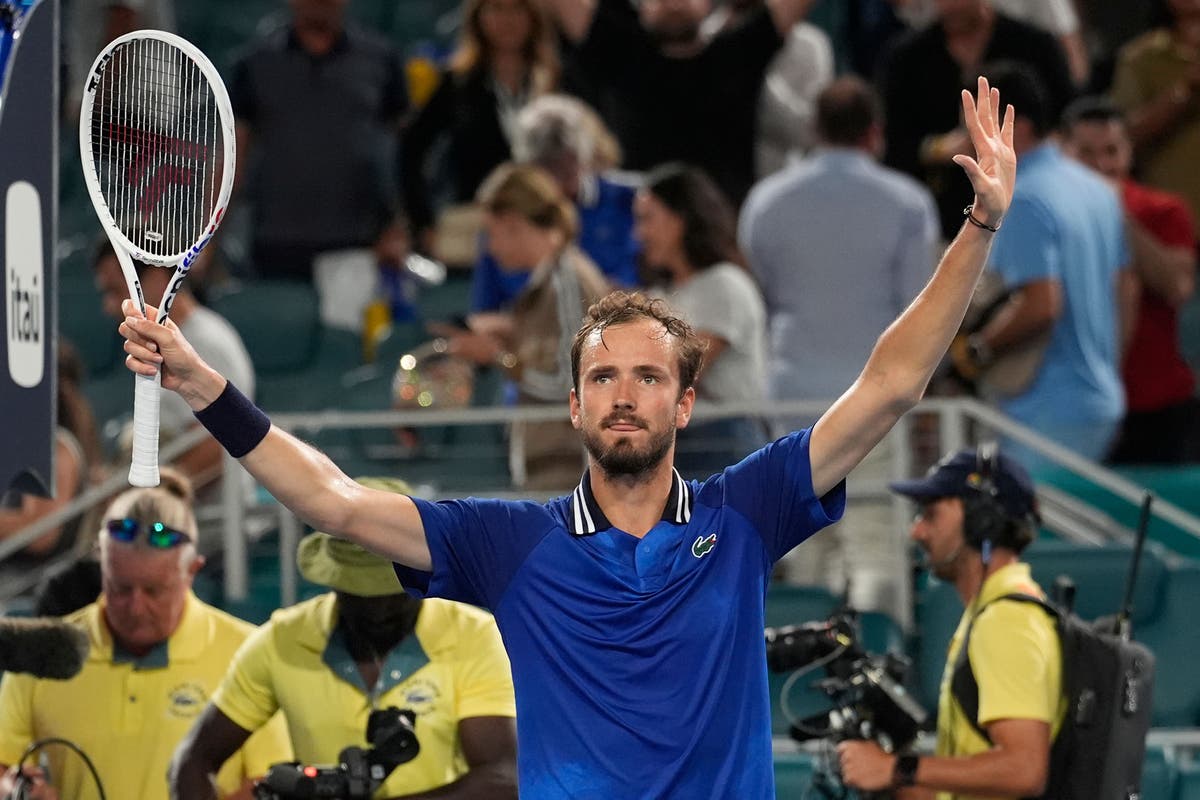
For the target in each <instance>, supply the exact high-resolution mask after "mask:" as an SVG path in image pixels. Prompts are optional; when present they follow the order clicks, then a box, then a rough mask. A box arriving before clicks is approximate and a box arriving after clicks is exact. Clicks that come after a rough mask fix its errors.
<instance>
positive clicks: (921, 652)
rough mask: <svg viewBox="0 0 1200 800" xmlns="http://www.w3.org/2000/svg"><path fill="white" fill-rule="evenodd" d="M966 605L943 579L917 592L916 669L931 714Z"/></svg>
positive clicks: (919, 694)
mask: <svg viewBox="0 0 1200 800" xmlns="http://www.w3.org/2000/svg"><path fill="white" fill-rule="evenodd" d="M962 612H963V604H962V599H961V598H959V596H958V593H957V592H956V591H955V590H954V587H953V586H952V585H950V584H948V583H944V582H942V581H939V580H935V579H932V578H931V579H930V580H929V583H928V584H927V585H925V586H924V587H923V588H921V589H920V590H919V591H918V592H917V597H916V611H915V619H916V641H915V647H914V650H913V667H914V669H915V670H916V681H915V689H916V694H917V700H918V701H920V703H921V705H923V706H924V707H925V708H926V710H928V711H929V712H930V713H931V714H933V713H936V710H937V699H938V688H939V687H940V685H941V682H942V669H943V668H944V667H945V666H946V651H947V649H948V648H949V647H950V638H951V637H952V636H953V635H954V630H955V628H957V627H958V621H959V619H960V618H961V617H962Z"/></svg>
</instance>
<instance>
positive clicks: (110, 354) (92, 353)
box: [58, 285, 125, 377]
mask: <svg viewBox="0 0 1200 800" xmlns="http://www.w3.org/2000/svg"><path fill="white" fill-rule="evenodd" d="M58 332H59V334H60V335H61V336H64V337H66V338H67V339H70V340H71V344H73V345H75V349H76V350H78V351H79V357H80V358H81V359H82V360H83V366H84V369H85V374H86V375H87V376H89V377H90V376H94V375H103V374H107V373H110V372H112V371H114V370H116V369H121V370H122V371H125V369H124V366H123V363H124V360H125V352H124V350H123V349H122V340H121V336H120V334H118V333H117V323H116V322H115V321H114V320H112V319H110V318H109V317H108V316H107V315H106V314H105V313H104V309H103V308H101V306H100V295H99V294H97V293H96V290H95V289H93V288H92V287H91V286H90V285H88V286H75V287H66V286H62V287H59V292H58Z"/></svg>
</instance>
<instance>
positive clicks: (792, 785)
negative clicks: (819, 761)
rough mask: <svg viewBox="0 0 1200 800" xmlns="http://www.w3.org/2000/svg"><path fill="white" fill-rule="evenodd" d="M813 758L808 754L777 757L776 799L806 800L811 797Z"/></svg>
mask: <svg viewBox="0 0 1200 800" xmlns="http://www.w3.org/2000/svg"><path fill="white" fill-rule="evenodd" d="M815 771H816V769H815V764H814V763H813V758H812V756H811V755H809V754H808V753H778V754H776V756H775V797H777V798H778V799H779V800H804V798H807V797H811V796H812V794H811V793H810V789H811V787H812V779H813V774H814V772H815Z"/></svg>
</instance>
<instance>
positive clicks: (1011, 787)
mask: <svg viewBox="0 0 1200 800" xmlns="http://www.w3.org/2000/svg"><path fill="white" fill-rule="evenodd" d="M986 727H987V732H988V736H989V737H991V740H992V743H993V746H992V749H990V750H988V751H986V752H983V753H978V754H976V755H973V756H963V757H959V758H951V757H948V756H922V757H921V760H920V761H919V762H918V764H917V771H916V775H915V785H916V787H917V788H919V789H928V790H935V791H942V792H950V793H953V794H965V795H988V796H998V797H1036V796H1038V795H1040V794H1041V793H1042V791H1043V790H1044V788H1045V784H1046V777H1047V775H1048V774H1049V768H1050V725H1049V724H1048V723H1046V722H1043V721H1041V720H1034V719H1003V720H996V721H995V722H993V723H991V724H990V725H988V726H986ZM838 757H839V759H840V760H841V767H842V780H843V781H844V782H845V783H846V785H848V786H850V787H852V788H855V789H861V790H864V791H879V790H881V789H887V788H890V787H892V786H893V778H894V775H895V768H896V760H897V757H896V756H895V755H893V754H891V753H885V752H884V751H883V750H882V749H880V747H879V745H877V744H875V743H874V742H862V741H854V742H842V743H841V744H839V745H838Z"/></svg>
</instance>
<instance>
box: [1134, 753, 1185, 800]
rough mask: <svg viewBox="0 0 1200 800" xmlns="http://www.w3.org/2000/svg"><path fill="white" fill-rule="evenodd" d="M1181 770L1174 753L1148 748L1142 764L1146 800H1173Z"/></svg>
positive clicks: (1143, 791) (1143, 793)
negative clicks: (1159, 799) (1160, 799)
mask: <svg viewBox="0 0 1200 800" xmlns="http://www.w3.org/2000/svg"><path fill="white" fill-rule="evenodd" d="M1178 783H1179V769H1178V766H1177V765H1176V763H1175V758H1174V756H1173V754H1172V753H1169V752H1167V751H1165V750H1163V749H1162V748H1159V747H1148V748H1146V760H1145V762H1143V764H1142V793H1141V797H1143V798H1145V800H1157V798H1162V800H1171V799H1172V798H1174V797H1175V796H1176V794H1175V792H1176V786H1177V784H1178Z"/></svg>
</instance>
